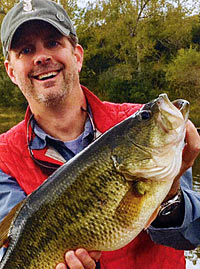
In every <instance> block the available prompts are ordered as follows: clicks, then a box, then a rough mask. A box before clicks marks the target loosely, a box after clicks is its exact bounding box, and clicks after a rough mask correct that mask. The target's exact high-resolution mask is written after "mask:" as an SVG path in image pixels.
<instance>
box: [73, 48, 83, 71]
mask: <svg viewBox="0 0 200 269" xmlns="http://www.w3.org/2000/svg"><path fill="white" fill-rule="evenodd" d="M74 55H75V56H76V61H77V67H78V72H81V68H82V65H83V55H84V50H83V48H82V47H81V45H79V44H77V45H76V47H75V49H74Z"/></svg>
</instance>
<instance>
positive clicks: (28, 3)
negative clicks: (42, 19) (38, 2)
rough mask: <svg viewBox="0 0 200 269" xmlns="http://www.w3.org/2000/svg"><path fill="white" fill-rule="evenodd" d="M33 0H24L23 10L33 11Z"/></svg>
mask: <svg viewBox="0 0 200 269" xmlns="http://www.w3.org/2000/svg"><path fill="white" fill-rule="evenodd" d="M31 1H32V0H23V10H24V11H26V12H30V11H32V9H33V7H32V3H31Z"/></svg>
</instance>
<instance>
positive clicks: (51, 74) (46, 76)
mask: <svg viewBox="0 0 200 269" xmlns="http://www.w3.org/2000/svg"><path fill="white" fill-rule="evenodd" d="M59 72H60V70H59V71H52V72H48V73H45V74H41V75H38V76H34V78H35V79H37V80H42V81H44V80H47V79H51V78H54V77H56V76H57V75H58V73H59Z"/></svg>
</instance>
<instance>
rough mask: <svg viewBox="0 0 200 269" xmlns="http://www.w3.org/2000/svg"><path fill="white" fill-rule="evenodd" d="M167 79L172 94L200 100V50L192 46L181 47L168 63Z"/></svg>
mask: <svg viewBox="0 0 200 269" xmlns="http://www.w3.org/2000/svg"><path fill="white" fill-rule="evenodd" d="M166 79H167V81H168V82H169V84H168V85H169V88H170V90H171V93H172V94H174V95H176V96H182V97H185V98H189V99H190V100H192V99H199V100H200V95H199V92H200V52H199V51H197V49H196V48H192V47H190V48H189V49H180V50H179V51H178V53H177V55H176V57H175V58H174V59H173V60H172V61H171V62H170V63H169V64H168V65H166Z"/></svg>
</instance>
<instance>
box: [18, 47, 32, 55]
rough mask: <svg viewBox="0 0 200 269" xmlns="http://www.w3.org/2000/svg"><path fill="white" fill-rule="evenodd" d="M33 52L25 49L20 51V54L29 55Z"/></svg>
mask: <svg viewBox="0 0 200 269" xmlns="http://www.w3.org/2000/svg"><path fill="white" fill-rule="evenodd" d="M31 51H32V49H31V48H23V49H22V50H21V51H20V54H24V55H27V54H30V53H31Z"/></svg>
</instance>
